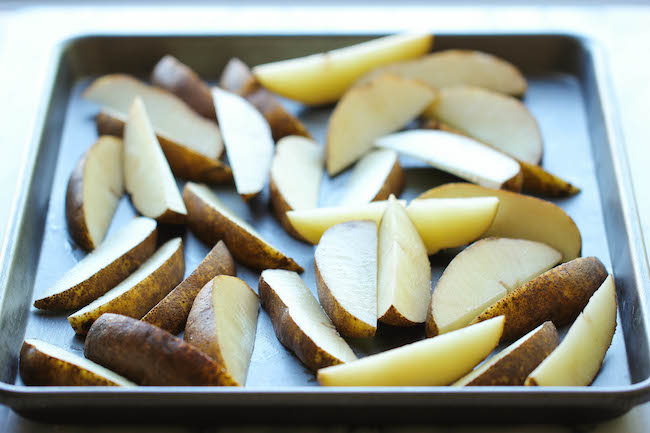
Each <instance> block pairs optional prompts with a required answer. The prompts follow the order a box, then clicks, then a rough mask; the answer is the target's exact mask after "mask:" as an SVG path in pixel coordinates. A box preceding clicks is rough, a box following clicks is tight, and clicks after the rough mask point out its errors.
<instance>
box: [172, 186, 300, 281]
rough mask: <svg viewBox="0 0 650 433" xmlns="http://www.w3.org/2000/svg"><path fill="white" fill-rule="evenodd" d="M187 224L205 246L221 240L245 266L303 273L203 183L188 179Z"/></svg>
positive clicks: (186, 194) (184, 194)
mask: <svg viewBox="0 0 650 433" xmlns="http://www.w3.org/2000/svg"><path fill="white" fill-rule="evenodd" d="M183 200H185V203H186V205H187V209H188V219H187V222H188V225H189V227H190V229H191V230H192V232H193V233H194V234H195V235H196V236H198V237H199V239H201V240H202V241H203V242H205V243H207V244H208V245H214V244H215V243H217V242H218V241H220V240H223V241H224V242H225V243H226V246H227V247H228V250H229V251H230V252H231V253H232V255H233V256H234V257H235V259H237V260H238V261H240V262H241V263H242V264H244V265H245V266H249V267H251V268H254V269H259V270H264V269H269V268H280V269H288V270H290V271H296V272H302V271H303V269H302V268H301V267H300V265H298V264H297V263H296V262H295V261H293V259H291V258H290V257H287V256H285V255H284V254H282V253H281V252H280V251H279V250H277V249H276V248H275V247H273V246H272V245H271V244H269V243H267V242H266V241H265V240H264V239H262V237H261V236H260V234H259V233H257V231H256V230H255V229H254V228H253V227H251V226H250V225H249V224H248V223H247V222H245V221H244V220H242V219H241V218H239V217H238V216H236V215H235V214H233V213H232V211H231V210H230V209H228V208H227V207H226V206H224V205H223V203H221V202H220V201H219V199H218V198H217V196H216V195H214V193H213V192H212V191H210V189H209V188H208V187H206V186H205V185H199V184H196V183H192V182H188V183H187V184H186V185H185V188H184V189H183Z"/></svg>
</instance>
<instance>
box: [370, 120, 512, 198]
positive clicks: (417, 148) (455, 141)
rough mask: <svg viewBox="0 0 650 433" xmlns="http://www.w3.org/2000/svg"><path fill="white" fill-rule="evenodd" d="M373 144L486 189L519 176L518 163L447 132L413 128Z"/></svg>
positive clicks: (479, 144)
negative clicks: (418, 160) (415, 159)
mask: <svg viewBox="0 0 650 433" xmlns="http://www.w3.org/2000/svg"><path fill="white" fill-rule="evenodd" d="M375 145H376V146H378V147H381V148H385V149H392V150H395V151H397V152H399V153H402V154H404V155H408V156H411V157H413V158H417V159H420V160H422V161H424V162H426V163H428V164H429V165H431V166H432V167H434V168H437V169H438V170H442V171H445V172H447V173H451V174H453V175H455V176H458V177H460V178H461V179H465V180H467V181H469V182H472V183H475V184H478V185H481V186H485V187H488V188H497V189H498V188H501V187H502V186H503V185H504V184H505V183H506V182H507V181H509V180H510V179H512V178H513V177H515V176H516V175H517V174H519V171H520V167H519V163H518V162H517V161H515V160H514V159H512V158H511V157H509V156H507V155H504V154H503V153H501V152H499V151H496V150H494V149H492V148H490V147H488V146H486V145H484V144H482V143H479V142H477V141H476V140H472V139H471V138H468V137H464V136H462V135H458V134H453V133H451V132H447V131H438V130H424V129H416V130H411V131H405V132H398V133H396V134H391V135H386V136H383V137H380V138H377V139H376V140H375Z"/></svg>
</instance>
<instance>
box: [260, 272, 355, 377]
mask: <svg viewBox="0 0 650 433" xmlns="http://www.w3.org/2000/svg"><path fill="white" fill-rule="evenodd" d="M259 294H260V302H261V304H262V308H264V311H266V312H267V314H268V315H269V317H270V318H271V323H273V330H274V331H275V335H276V336H277V337H278V340H279V341H280V343H282V345H283V346H284V347H286V348H287V349H289V350H291V351H292V352H293V353H294V354H295V355H296V356H297V357H298V359H300V361H301V362H302V363H303V364H305V365H306V366H307V367H308V368H309V369H310V370H313V371H318V369H320V368H324V367H329V366H331V365H337V364H342V363H343V361H341V360H340V359H338V358H336V357H334V356H332V355H330V354H329V353H328V352H326V351H324V350H323V349H321V348H320V347H319V346H318V344H316V343H315V342H314V340H312V339H311V338H310V337H309V336H308V335H307V334H305V333H304V332H303V331H302V330H301V329H300V327H299V326H298V325H297V324H296V322H294V320H293V318H292V317H291V314H289V307H287V305H286V304H285V303H284V302H282V300H281V299H280V297H279V296H278V295H277V294H276V293H275V291H274V290H273V288H272V287H271V286H270V285H269V284H268V283H267V282H266V281H264V278H262V277H261V276H260V280H259Z"/></svg>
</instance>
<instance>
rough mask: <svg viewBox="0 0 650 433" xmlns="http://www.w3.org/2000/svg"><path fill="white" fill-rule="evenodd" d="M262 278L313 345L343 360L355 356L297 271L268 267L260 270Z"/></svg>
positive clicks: (353, 358) (349, 359)
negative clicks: (262, 270)
mask: <svg viewBox="0 0 650 433" xmlns="http://www.w3.org/2000/svg"><path fill="white" fill-rule="evenodd" d="M262 278H263V279H264V281H266V283H267V284H268V285H269V286H270V287H271V289H273V291H274V292H275V293H276V295H277V296H278V297H279V298H280V300H281V301H282V303H283V304H284V305H286V306H287V309H288V310H289V316H290V317H291V319H292V320H293V321H294V322H295V324H296V325H297V326H298V328H300V330H301V331H302V332H303V333H304V334H305V335H306V336H307V337H308V338H310V339H311V340H312V341H313V342H314V344H315V345H316V346H318V347H319V348H320V349H321V350H323V351H324V352H327V353H329V354H330V355H331V356H333V357H334V358H336V359H338V360H340V361H342V362H348V361H353V360H355V359H357V357H356V356H355V355H354V352H352V349H351V348H350V346H349V345H348V343H347V342H346V341H345V340H344V339H343V338H342V337H341V336H340V335H339V333H338V332H337V331H336V328H335V327H334V325H333V324H332V321H331V320H330V318H329V317H327V314H325V312H324V311H323V309H322V308H321V306H320V304H319V303H318V301H317V300H316V298H315V297H314V295H313V294H312V293H311V292H310V291H309V289H308V288H307V286H306V285H305V283H304V281H303V280H302V279H301V278H300V276H299V275H298V274H297V273H295V272H292V271H285V270H282V269H267V270H265V271H264V272H262Z"/></svg>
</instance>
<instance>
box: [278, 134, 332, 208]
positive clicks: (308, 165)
mask: <svg viewBox="0 0 650 433" xmlns="http://www.w3.org/2000/svg"><path fill="white" fill-rule="evenodd" d="M275 149H276V150H275V156H274V157H273V163H272V165H271V179H273V182H274V183H275V185H276V186H277V188H278V190H279V192H280V194H281V195H282V198H283V199H284V201H285V202H286V203H287V204H288V205H289V206H290V207H291V209H313V208H315V207H318V191H319V190H320V183H321V179H322V178H323V161H324V150H325V149H324V148H323V147H322V146H321V145H319V144H318V143H316V142H314V141H313V140H310V139H309V138H306V137H299V136H295V135H292V136H288V137H284V138H282V139H280V140H279V141H278V143H277V145H276V147H275Z"/></svg>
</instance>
